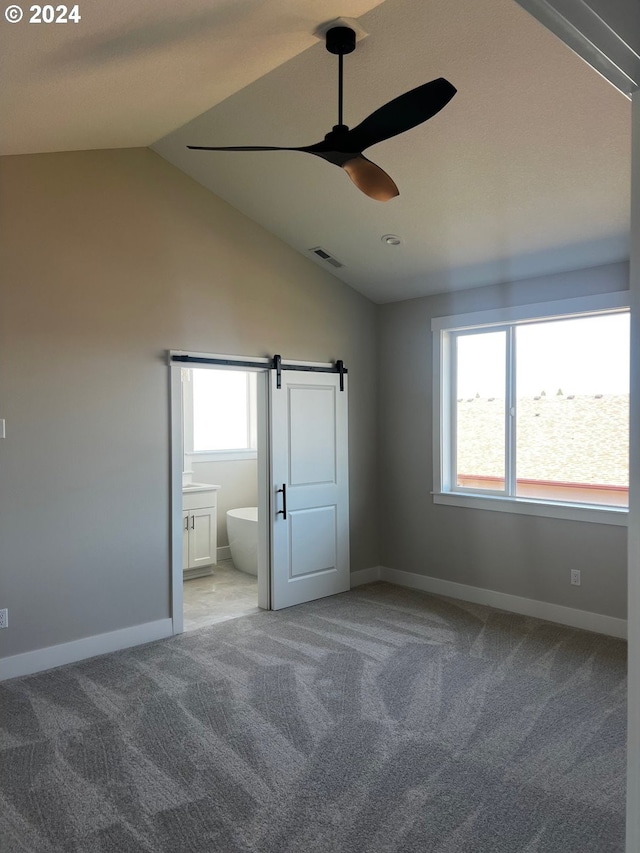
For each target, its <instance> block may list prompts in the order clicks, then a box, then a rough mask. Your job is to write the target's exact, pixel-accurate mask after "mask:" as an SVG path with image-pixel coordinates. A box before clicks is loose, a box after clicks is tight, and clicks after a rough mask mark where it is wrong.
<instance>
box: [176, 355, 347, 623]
mask: <svg viewBox="0 0 640 853" xmlns="http://www.w3.org/2000/svg"><path fill="white" fill-rule="evenodd" d="M168 356H169V359H168V361H169V365H170V397H171V459H172V463H171V464H172V467H171V483H172V488H171V505H172V525H171V531H172V534H171V542H172V544H171V555H172V556H171V561H172V566H171V578H172V581H171V598H172V619H173V631H174V634H179V633H182V631H183V630H184V629H185V627H187V628H194V627H204V625H205V624H214V623H215V622H217V621H225V620H226V619H229V618H233V617H235V616H240V615H244V613H245V612H247V609H246V601H242V600H240V601H236V602H235V603H234V605H233V607H231V606H230V605H229V601H230V600H232V598H233V596H232V595H230V594H229V595H227V596H220V598H222V597H226V598H227V599H228V600H227V603H226V604H225V603H223V602H219V604H220V605H221V606H220V612H217V613H215V612H210V613H207V604H206V600H207V599H208V600H209V601H212V602H213V601H215V592H216V588H215V587H213V586H211V587H209V588H208V590H207V591H208V592H209V593H210V595H208V596H206V597H205V600H204V601H203V600H200V601H197V603H196V604H195V606H194V608H190V609H192V610H195V611H197V612H196V614H195V615H196V616H198V617H201V618H199V619H198V623H199V624H198V625H197V626H196V625H195V624H193V622H194V619H193V615H192V613H189V615H188V619H189V624H188V625H185V620H184V616H185V615H186V614H185V613H183V593H184V587H185V583H191V582H192V581H195V580H199V578H205V580H204V581H202V585H204V586H205V587H206V585H207V584H208V583H216V582H217V583H218V584H220V585H221V584H222V578H223V570H224V569H225V568H226V569H229V570H233V572H236V571H244V574H246V575H252V572H251V571H250V570H249V571H248V570H247V566H246V565H245V560H246V559H251V560H253V552H254V550H255V549H254V545H253V544H250V542H254V541H255V540H254V538H253V537H252V536H251V535H250V534H249V533H248V528H250V527H251V526H253V528H254V531H255V529H256V527H257V583H256V581H255V580H251V578H249V577H247V578H240V576H239V575H235V574H234V575H232V577H233V578H235V580H239V581H240V583H241V584H242V586H243V587H248V586H252V585H253V588H255V589H256V592H257V602H256V607H257V608H260V609H266V610H270V609H273V610H280V609H281V608H285V607H291V606H294V605H296V604H301V603H304V602H306V601H312V600H314V599H316V598H322V597H325V596H328V595H336V594H338V593H341V592H346V591H347V590H348V589H349V588H350V562H349V484H348V483H349V464H348V461H349V456H348V423H347V422H348V417H347V410H348V405H347V399H348V382H347V379H348V376H347V373H348V371H347V368H346V367H345V365H344V362H342V361H340V360H338V361H335V362H332V363H327V362H300V361H289V360H287V361H285V360H284V359H282V358H281V356H279V355H274V356H273V357H272V358H251V357H239V356H227V355H213V354H208V353H200V354H199V353H186V352H180V351H178V352H176V351H170V352H169V353H168ZM185 367H188V368H189V369H190V372H189V373H184V370H183V369H184V368H185ZM200 368H201V369H203V370H205V371H207V372H211V371H222V372H223V374H224V375H227V374H228V373H238V372H240V373H242V372H244V373H251V374H252V377H253V378H251V377H250V378H249V379H247V378H246V377H245V379H241V378H237V379H236V380H235V385H236V386H237V387H236V391H235V392H233V393H235V396H236V398H237V399H245V400H248V401H249V403H248V405H249V408H250V407H251V401H252V400H253V401H254V403H255V405H254V409H255V422H252V421H251V420H250V419H249V416H248V415H247V414H246V412H245V415H244V420H243V418H242V417H236V416H234V418H230V417H229V418H227V417H226V413H228V412H229V406H230V405H231V404H230V403H225V402H220V401H219V402H218V403H217V404H216V405H215V406H214V407H213V409H214V413H213V414H211V413H210V414H209V415H208V418H209V421H211V420H212V419H213V420H214V421H215V419H217V418H218V417H221V418H222V419H225V420H227V421H229V424H230V423H231V422H232V421H234V420H235V422H236V423H237V424H238V423H244V424H245V426H244V427H236V433H235V435H236V436H237V435H239V434H240V433H241V434H242V435H243V436H244V439H243V441H240V440H239V439H238V438H235V439H234V440H232V441H231V444H237V445H240V444H242V445H243V446H242V447H240V446H238V447H227V448H226V449H221V448H220V447H217V448H215V449H216V450H217V451H218V452H220V451H221V452H223V453H228V454H233V453H242V452H244V453H245V457H244V458H245V461H246V460H247V459H248V457H249V456H251V455H252V454H255V457H256V467H257V505H256V506H257V513H256V506H253V505H250V503H249V502H248V501H251V500H253V497H251V498H245V497H243V498H242V500H240V501H239V503H242V504H246V505H243V506H237V505H236V506H235V507H231V508H230V509H229V508H228V504H229V501H226V502H225V503H224V504H223V501H222V499H221V496H222V494H223V489H224V483H220V482H217V480H219V479H221V476H220V475H218V473H217V472H212V469H211V468H206V469H205V468H194V465H195V464H198V463H197V462H194V459H197V460H199V462H201V463H202V464H209V463H210V462H211V461H214V462H215V461H216V460H215V459H213V460H205V459H204V456H206V454H207V453H208V452H209V451H210V450H211V447H210V446H209V445H211V443H212V441H213V439H211V438H206V437H205V436H207V435H209V436H211V435H220V434H225V433H228V429H231V427H230V426H229V424H227V425H226V426H225V428H224V430H219V429H218V426H217V424H215V423H214V424H213V426H211V424H210V427H207V428H206V429H205V428H203V429H202V430H201V429H200V427H199V426H196V425H195V422H194V418H195V413H196V409H197V403H196V402H194V401H193V400H192V399H190V397H189V394H191V395H192V397H193V392H194V388H195V389H196V391H197V388H198V387H200V386H201V387H202V388H207V389H208V390H209V391H211V388H212V387H213V385H215V379H213V378H211V379H205V380H203V381H200V378H199V377H200V374H194V372H193V371H194V370H196V369H200ZM212 375H213V374H212ZM194 377H195V379H194ZM187 381H188V382H189V383H191V384H187ZM242 382H244V383H245V384H244V385H242ZM253 382H255V387H254V386H253V385H252V383H253ZM221 383H222V384H223V385H228V386H229V387H230V386H233V385H234V381H232V380H229V381H228V382H226V381H225V380H224V379H222V380H221ZM238 388H240V389H242V388H244V391H242V390H238ZM229 393H232V392H229ZM196 396H197V393H196ZM189 418H191V419H192V422H190V421H189ZM220 443H221V440H218V444H220ZM253 444H255V447H253V446H252V445H253ZM200 453H202V454H203V456H198V454H200ZM227 461H228V462H234V461H237V460H233V459H231V458H228V459H227ZM232 491H233V488H232V487H229V490H228V495H227V497H229V496H231V493H232ZM254 494H255V493H254ZM233 503H236V504H237V503H238V500H237V499H236V500H234V501H233ZM204 504H206V506H205V505H204ZM256 518H257V521H256ZM214 536H215V543H214V542H213V537H214ZM236 540H238V545H237V547H236V548H235V553H234V542H235V541H236ZM225 543H228V544H225ZM227 547H228V551H227V552H225V551H224V549H225V548H227ZM227 560H230V561H231V563H230V564H229V563H227V564H226V565H225V562H226V561H227ZM216 567H218V569H217V571H218V575H217V580H216V581H213V582H212V581H211V580H207V578H209V579H210V578H211V572H213V576H214V578H215V577H216ZM192 570H193V571H192ZM205 570H207V571H205ZM209 570H211V571H209ZM185 571H187V575H186V576H185ZM196 575H198V576H199V577H196ZM253 577H255V576H253ZM228 585H229V587H231V586H232V585H233V583H232V582H231V581H229V583H228ZM188 589H189V593H191V590H192V589H193V590H196V585H195V584H194V585H193V586H191V587H189V588H188ZM217 591H218V592H223V593H224V590H220V589H219V588H218V590H217ZM228 591H229V593H231V589H229V590H228ZM251 595H253V593H251ZM195 597H196V598H197V597H198V596H197V595H196V596H195ZM239 598H240V596H239ZM250 612H254V611H253V603H252V605H251V611H250Z"/></svg>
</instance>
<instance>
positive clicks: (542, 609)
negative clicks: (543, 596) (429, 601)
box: [379, 566, 627, 639]
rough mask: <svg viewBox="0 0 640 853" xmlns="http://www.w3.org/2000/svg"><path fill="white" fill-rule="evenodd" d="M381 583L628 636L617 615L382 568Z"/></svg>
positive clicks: (568, 624) (623, 620)
mask: <svg viewBox="0 0 640 853" xmlns="http://www.w3.org/2000/svg"><path fill="white" fill-rule="evenodd" d="M379 580H383V581H388V582H389V583H394V584H397V585H398V586H406V587H410V588H411V589H420V590H422V591H423V592H432V593H434V595H446V596H448V597H449V598H459V599H461V600H462V601H472V602H473V603H474V604H487V605H488V606H489V607H496V608H497V609H498V610H509V611H511V612H512V613H520V614H521V615H522V616H534V617H535V618H536V619H545V620H546V621H547V622H558V623H559V624H561V625H567V626H569V627H570V628H582V629H583V630H585V631H594V632H595V633H596V634H607V635H608V636H610V637H620V638H622V639H626V636H627V620H626V619H616V618H615V617H614V616H603V615H602V614H600V613H591V612H589V611H587V610H575V609H574V608H572V607H564V606H562V605H560V604H549V602H546V601H537V600H535V599H532V598H522V597H520V596H519V595H509V594H507V593H504V592H495V591H494V590H491V589H482V588H481V587H477V586H468V585H467V584H463V583H455V582H454V581H445V580H442V579H441V578H431V577H427V576H426V575H418V574H415V573H414V572H402V571H399V570H398V569H388V568H386V567H384V566H382V567H380V577H379Z"/></svg>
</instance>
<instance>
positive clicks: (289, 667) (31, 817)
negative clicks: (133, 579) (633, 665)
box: [0, 583, 626, 853]
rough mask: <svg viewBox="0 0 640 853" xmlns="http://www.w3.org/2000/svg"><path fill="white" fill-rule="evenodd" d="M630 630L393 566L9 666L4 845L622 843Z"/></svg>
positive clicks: (529, 851)
mask: <svg viewBox="0 0 640 853" xmlns="http://www.w3.org/2000/svg"><path fill="white" fill-rule="evenodd" d="M625 653H626V644H625V643H624V642H623V641H621V640H615V639H611V638H608V637H604V636H600V635H596V634H590V633H588V632H584V631H578V630H573V629H569V628H564V627H562V626H558V625H555V624H551V623H548V622H542V621H538V620H535V619H530V618H527V617H523V616H518V615H514V614H510V613H506V612H502V611H497V610H493V609H491V608H488V607H482V606H480V605H473V604H468V603H465V602H460V601H453V600H451V599H445V598H439V597H435V596H430V595H427V594H424V593H419V592H415V591H410V590H406V589H401V588H398V587H394V586H392V585H390V584H386V583H376V584H370V585H368V586H365V587H359V588H357V589H355V590H353V591H351V592H349V593H345V594H343V595H339V596H334V597H331V598H327V599H322V600H320V601H315V602H311V603H309V604H305V605H301V606H299V607H294V608H290V609H289V610H286V611H280V612H278V613H268V612H261V613H258V614H256V615H252V616H246V617H241V618H239V619H236V620H232V621H229V622H224V623H222V624H219V625H215V626H213V627H210V628H203V629H201V630H198V631H194V632H192V633H188V634H184V635H182V636H180V637H174V638H172V639H169V640H164V641H160V642H157V643H152V644H149V645H146V646H141V647H137V648H135V649H130V650H126V651H123V652H117V653H114V654H110V655H105V656H103V657H99V658H93V659H92V660H88V661H84V662H81V663H78V664H73V665H70V666H66V667H61V668H59V669H56V670H52V671H50V672H46V673H42V674H39V675H35V676H29V677H26V678H22V679H16V680H13V681H10V682H5V683H4V684H2V685H0V750H1V752H0V848H1V849H2V851H3V853H25V851H29V853H52V851H74V853H102V851H104V853H106V852H107V851H109V853H132V851H136V853H138V851H139V853H143V852H144V853H155V851H167V853H217V851H220V853H622V851H623V849H624V804H625V725H626V683H625V672H626V661H625Z"/></svg>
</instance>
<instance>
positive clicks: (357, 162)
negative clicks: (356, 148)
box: [342, 154, 400, 201]
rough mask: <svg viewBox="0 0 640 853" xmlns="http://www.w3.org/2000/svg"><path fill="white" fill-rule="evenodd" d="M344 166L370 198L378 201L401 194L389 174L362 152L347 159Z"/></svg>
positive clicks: (354, 181)
mask: <svg viewBox="0 0 640 853" xmlns="http://www.w3.org/2000/svg"><path fill="white" fill-rule="evenodd" d="M342 168H343V169H344V170H345V172H346V173H347V175H349V177H350V178H351V180H352V181H353V183H354V184H355V185H356V186H357V187H358V189H359V190H362V192H363V193H364V194H365V195H368V196H369V198H373V199H375V200H376V201H389V199H392V198H395V197H396V196H397V195H400V191H399V190H398V187H397V186H396V185H395V183H394V182H393V181H392V180H391V178H390V177H389V175H387V173H386V172H383V170H382V169H381V168H380V166H376V164H375V163H372V162H371V160H367V158H366V157H363V156H362V154H359V155H358V156H357V157H353V158H352V159H351V160H347V161H346V163H343V164H342Z"/></svg>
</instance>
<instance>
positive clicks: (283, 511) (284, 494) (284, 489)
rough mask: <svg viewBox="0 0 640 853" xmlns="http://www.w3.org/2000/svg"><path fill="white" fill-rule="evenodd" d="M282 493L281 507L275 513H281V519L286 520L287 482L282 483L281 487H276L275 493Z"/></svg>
mask: <svg viewBox="0 0 640 853" xmlns="http://www.w3.org/2000/svg"><path fill="white" fill-rule="evenodd" d="M280 493H282V509H279V510H278V512H277V513H276V515H282V520H283V521H286V520H287V484H286V483H283V484H282V488H281V489H278V491H277V492H276V494H278V495H279V494H280Z"/></svg>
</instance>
